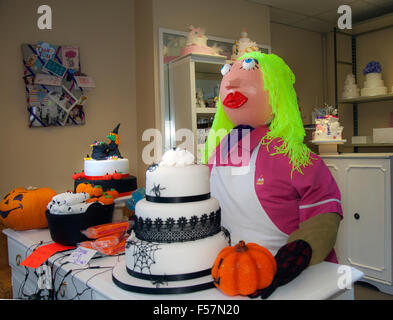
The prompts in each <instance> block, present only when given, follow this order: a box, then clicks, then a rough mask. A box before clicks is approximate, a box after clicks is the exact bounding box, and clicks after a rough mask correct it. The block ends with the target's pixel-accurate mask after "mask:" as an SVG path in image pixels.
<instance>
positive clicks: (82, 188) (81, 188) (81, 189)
mask: <svg viewBox="0 0 393 320" xmlns="http://www.w3.org/2000/svg"><path fill="white" fill-rule="evenodd" d="M89 185H90V183H85V182H82V183H80V184H78V185H77V186H76V190H75V191H76V193H81V192H85V189H86V188H87V187H88V186H89Z"/></svg>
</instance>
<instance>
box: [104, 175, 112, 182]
mask: <svg viewBox="0 0 393 320" xmlns="http://www.w3.org/2000/svg"><path fill="white" fill-rule="evenodd" d="M103 180H107V181H108V180H112V175H111V174H109V173H107V174H105V175H104V177H103Z"/></svg>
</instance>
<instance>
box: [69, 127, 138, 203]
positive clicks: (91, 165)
mask: <svg viewBox="0 0 393 320" xmlns="http://www.w3.org/2000/svg"><path fill="white" fill-rule="evenodd" d="M119 127H120V124H118V125H117V126H116V128H115V129H113V130H112V132H110V133H109V135H108V136H107V138H108V140H109V142H108V143H106V142H103V141H97V140H96V141H94V143H93V144H91V147H92V152H91V155H90V156H89V155H88V156H87V157H86V158H85V159H84V169H83V170H82V171H81V172H77V173H75V174H74V175H73V179H74V180H75V183H74V188H75V191H76V189H77V186H78V185H79V184H81V183H86V182H88V183H90V184H92V185H93V186H97V185H99V186H101V187H102V189H103V191H108V190H111V189H114V190H116V191H117V192H119V196H120V197H122V196H128V195H130V194H131V191H133V190H135V189H136V187H137V185H136V178H135V177H133V176H131V175H130V173H129V162H128V159H125V158H123V157H122V155H121V153H120V151H119V133H118V131H119Z"/></svg>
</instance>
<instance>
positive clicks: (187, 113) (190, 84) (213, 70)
mask: <svg viewBox="0 0 393 320" xmlns="http://www.w3.org/2000/svg"><path fill="white" fill-rule="evenodd" d="M225 63H226V60H225V57H224V56H207V55H200V54H188V55H185V56H183V57H180V58H177V59H175V60H173V61H171V62H170V63H169V105H170V118H171V123H172V125H171V146H172V147H174V146H177V145H179V144H180V143H181V140H184V135H185V134H186V133H187V132H186V131H183V129H187V130H188V132H189V133H190V136H188V138H193V140H194V141H193V142H192V144H190V145H182V147H183V148H185V149H187V150H189V151H190V152H192V153H193V154H194V155H196V159H197V160H199V153H198V148H197V145H198V140H197V123H198V119H199V118H202V117H205V118H212V117H214V114H215V112H216V109H215V108H200V107H198V106H197V99H196V89H197V88H198V87H201V86H205V90H204V91H205V94H209V93H207V91H208V90H207V89H206V88H209V92H210V96H212V95H214V89H215V88H217V86H219V84H220V82H221V78H222V75H221V71H220V70H221V67H222V66H223V65H224V64H225ZM205 98H206V96H205ZM176 133H177V134H178V136H177V137H176V136H175V134H176ZM182 136H183V137H182ZM176 140H177V142H178V143H177V142H176ZM179 141H180V142H179Z"/></svg>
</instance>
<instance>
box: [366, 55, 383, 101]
mask: <svg viewBox="0 0 393 320" xmlns="http://www.w3.org/2000/svg"><path fill="white" fill-rule="evenodd" d="M381 72H382V68H381V65H380V63H379V62H377V61H371V62H369V63H368V64H367V65H366V67H365V68H364V70H363V74H364V75H365V77H366V80H365V81H364V87H363V88H362V89H361V90H360V94H361V95H362V96H377V95H383V94H387V93H388V88H387V87H386V86H385V84H384V81H383V79H382V74H381Z"/></svg>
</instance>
